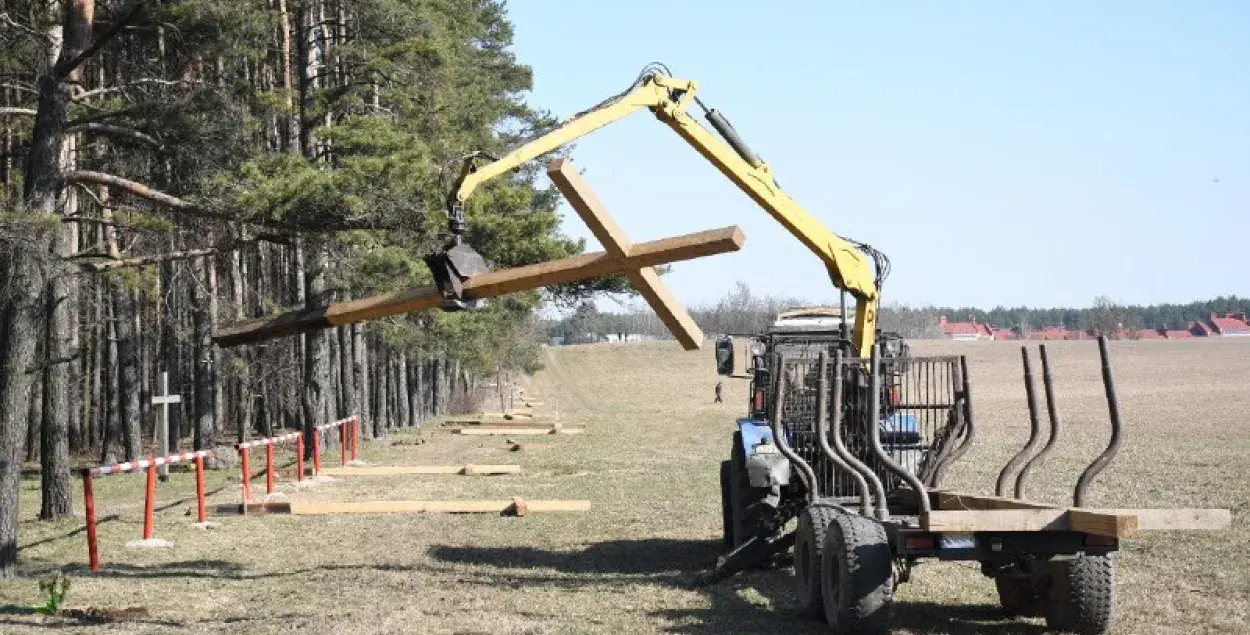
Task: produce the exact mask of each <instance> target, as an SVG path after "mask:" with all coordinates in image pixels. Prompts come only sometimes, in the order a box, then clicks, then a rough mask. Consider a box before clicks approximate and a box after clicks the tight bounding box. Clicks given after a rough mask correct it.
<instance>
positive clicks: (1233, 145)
mask: <svg viewBox="0 0 1250 635" xmlns="http://www.w3.org/2000/svg"><path fill="white" fill-rule="evenodd" d="M507 6H508V12H509V15H510V18H511V19H512V21H513V23H514V26H515V30H516V33H515V46H514V49H513V50H514V52H515V54H516V56H517V58H518V60H519V61H520V62H521V63H524V64H527V65H529V66H530V67H531V68H532V69H533V73H534V89H533V91H532V93H531V94H530V95H529V96H528V97H527V101H528V102H529V103H530V104H532V105H534V106H536V107H539V108H542V109H546V110H548V111H550V112H551V113H552V114H556V115H560V116H565V115H569V114H572V113H575V112H578V111H580V110H583V109H585V108H587V107H589V106H591V105H593V104H595V103H598V102H599V101H601V100H603V99H604V98H606V97H608V96H610V95H613V94H615V93H617V92H619V91H621V90H624V89H625V88H627V87H628V86H629V84H630V83H632V82H633V80H634V78H635V77H636V76H637V74H638V72H639V71H640V70H641V69H642V67H643V66H645V65H646V64H647V63H649V62H662V63H664V64H666V65H667V66H668V67H669V68H670V69H671V71H672V73H673V75H674V76H676V77H679V78H685V79H692V80H696V81H698V82H699V85H700V87H701V88H700V91H699V96H700V97H701V98H702V99H703V100H704V102H705V103H707V104H708V106H709V107H714V108H717V109H719V110H720V111H721V112H723V113H724V114H725V115H726V116H728V117H729V119H730V121H731V122H732V123H733V125H734V127H735V128H736V129H737V130H738V132H739V133H740V134H741V135H742V136H743V137H744V138H745V139H746V140H747V142H748V143H749V144H750V145H751V147H752V149H753V150H754V151H755V152H756V153H757V154H759V155H760V156H761V157H762V158H763V159H764V160H765V161H767V162H768V163H769V164H770V166H771V167H772V169H773V173H774V175H775V176H776V178H777V181H778V183H779V184H780V185H781V186H782V188H783V189H784V190H785V191H786V192H787V193H788V194H789V195H790V196H791V197H792V198H794V199H795V200H796V201H798V202H799V203H800V204H801V205H802V206H803V207H805V208H806V209H807V210H808V211H809V212H811V213H812V214H813V215H815V216H816V217H817V218H818V219H820V220H821V222H823V223H824V224H825V225H826V226H828V227H829V228H830V229H831V230H833V231H834V232H835V233H837V234H839V235H842V236H847V237H851V238H854V239H856V240H859V241H862V242H866V243H868V244H871V245H873V246H874V247H876V248H877V249H879V250H881V251H883V252H885V253H886V254H887V255H888V256H889V257H890V260H891V263H892V270H891V273H890V276H889V278H888V279H887V280H886V281H885V284H884V285H883V289H882V299H883V301H884V302H885V303H887V304H889V303H893V302H899V303H903V304H909V305H925V304H936V305H942V306H978V307H982V308H992V307H994V306H999V305H1001V306H1018V305H1028V306H1070V307H1081V306H1089V305H1090V304H1091V303H1092V302H1093V299H1094V298H1095V297H1096V296H1099V295H1107V296H1110V297H1112V298H1113V299H1115V300H1118V301H1121V302H1129V303H1157V302H1188V301H1191V300H1196V299H1207V298H1210V297H1214V296H1217V295H1228V294H1237V295H1242V296H1247V295H1250V248H1248V247H1250V231H1248V230H1250V81H1248V80H1250V71H1248V69H1250V3H1247V2H1241V1H1237V0H1229V1H1217V0H1207V1H1203V2H1192V3H1179V2H1157V1H1145V0H1138V1H1135V2H1119V1H1110V0H1108V1H1103V2H1075V1H1053V2H1034V3H1023V2H958V1H950V2H904V1H900V2H892V3H849V2H839V1H833V0H827V1H823V2H822V1H799V0H774V1H772V2H745V1H742V2H733V1H729V0H724V1H721V0H685V1H682V2H674V1H671V0H670V1H665V2H661V1H658V0H631V1H630V2H604V1H594V2H592V1H589V0H586V1H579V2H574V1H570V0H509V2H508V4H507ZM694 112H696V113H697V109H696V110H695V111H694ZM699 119H700V121H701V122H702V121H703V120H702V117H701V116H699ZM571 158H572V160H573V162H574V164H575V165H577V166H578V167H579V168H581V169H583V170H584V171H585V172H584V176H585V178H586V180H587V182H588V183H589V184H590V185H591V186H592V187H593V188H594V189H595V191H596V192H597V194H598V195H599V197H600V199H602V200H603V202H604V204H605V205H606V206H607V208H608V209H609V211H610V212H611V213H612V214H613V215H614V217H615V218H616V220H617V222H618V223H619V224H620V225H621V226H622V228H623V229H624V230H625V232H626V233H628V234H629V236H630V237H631V238H632V239H633V240H635V241H642V240H654V239H657V238H662V237H665V236H672V235H676V234H681V233H687V232H693V231H700V230H704V229H711V228H714V227H723V226H726V225H738V226H739V227H741V228H742V231H743V233H744V234H745V235H746V243H745V245H744V247H743V249H742V250H741V251H739V252H736V253H731V254H725V255H718V256H712V257H708V258H703V259H699V260H693V261H687V262H681V263H676V264H675V265H674V266H673V268H672V272H671V273H670V274H669V275H666V276H665V277H664V281H665V284H666V285H667V286H668V287H669V288H670V289H671V290H672V291H673V293H674V294H675V295H676V296H677V297H678V298H679V299H680V300H681V301H683V302H684V303H686V304H688V305H695V304H699V303H705V302H712V301H714V300H715V299H717V298H719V297H721V296H723V295H724V294H725V293H727V292H729V291H730V290H731V289H732V288H733V286H734V284H735V282H737V281H743V282H745V283H747V284H748V285H750V287H751V289H752V290H753V291H754V292H757V293H767V294H771V295H779V296H786V297H796V298H802V299H805V300H810V301H831V300H833V299H836V297H837V291H836V289H835V288H834V287H833V286H832V284H831V283H830V281H829V278H828V275H827V274H826V272H825V269H824V267H823V265H822V264H821V261H820V260H819V259H818V258H817V257H816V255H815V254H813V253H811V252H809V251H807V250H806V249H805V248H804V247H803V246H802V244H801V243H799V242H798V241H797V240H796V239H795V238H794V237H793V236H791V235H790V234H789V233H787V232H786V230H785V229H784V228H783V227H782V226H781V225H779V224H777V223H776V222H775V221H773V220H772V218H771V217H770V216H769V215H768V214H767V213H766V212H765V211H764V210H763V209H762V208H761V207H759V206H758V205H756V204H755V203H754V202H752V201H751V200H750V199H749V198H747V196H746V195H745V194H744V193H743V192H742V191H741V190H739V189H738V188H737V187H736V186H734V185H733V183H731V182H730V181H729V180H727V179H726V178H725V177H724V176H723V175H721V174H720V173H719V172H717V171H716V169H715V168H714V167H713V166H712V164H710V163H708V162H707V161H705V160H704V159H703V158H702V157H701V156H700V155H698V154H697V153H696V152H695V151H694V149H693V148H692V147H690V146H688V145H687V144H686V143H685V142H683V141H682V140H681V139H680V138H679V137H678V136H677V135H676V134H674V133H673V132H672V131H671V130H670V129H669V128H668V127H667V126H665V125H664V124H662V123H660V122H659V121H657V120H656V119H655V118H654V117H653V116H652V115H650V114H649V113H648V112H646V111H642V112H638V113H635V114H633V115H631V116H630V117H629V118H628V119H625V120H622V121H619V122H617V123H615V124H613V125H611V126H608V127H606V128H603V129H600V130H598V131H596V132H594V133H591V134H590V135H588V136H586V137H583V138H582V139H580V140H578V141H577V143H576V145H575V147H574V150H573V153H572V157H571ZM564 211H565V212H566V215H565V221H564V227H565V231H566V233H568V234H570V235H574V236H579V237H585V238H587V241H588V245H589V246H590V248H592V249H599V246H598V243H597V242H596V241H595V240H594V238H593V236H592V235H591V234H590V232H589V231H588V230H586V229H585V227H584V226H583V224H582V223H581V221H580V219H578V218H577V216H576V215H575V214H573V213H572V211H571V210H569V209H567V207H566V208H565V210H564ZM601 307H603V305H602V304H601ZM609 308H610V307H609Z"/></svg>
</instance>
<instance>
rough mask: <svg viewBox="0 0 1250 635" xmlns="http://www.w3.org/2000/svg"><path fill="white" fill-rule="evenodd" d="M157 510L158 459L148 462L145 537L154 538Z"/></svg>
mask: <svg viewBox="0 0 1250 635" xmlns="http://www.w3.org/2000/svg"><path fill="white" fill-rule="evenodd" d="M155 512H156V461H152V462H151V463H149V464H148V493H147V497H146V498H145V499H144V501H143V539H144V540H150V539H151V538H152V523H153V520H154V518H153V517H154V516H155Z"/></svg>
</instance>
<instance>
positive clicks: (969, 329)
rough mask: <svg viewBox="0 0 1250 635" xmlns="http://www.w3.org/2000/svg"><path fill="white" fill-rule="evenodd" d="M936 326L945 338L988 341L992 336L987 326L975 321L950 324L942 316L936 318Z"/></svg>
mask: <svg viewBox="0 0 1250 635" xmlns="http://www.w3.org/2000/svg"><path fill="white" fill-rule="evenodd" d="M938 326H939V327H941V328H942V332H943V333H945V334H946V336H947V337H955V336H966V337H984V338H986V339H989V338H990V337H993V335H994V334H993V332H992V331H991V330H990V327H989V325H988V324H978V323H977V321H976V320H975V319H973V320H972V321H971V322H951V321H949V320H947V319H946V316H945V315H943V316H941V317H939V318H938Z"/></svg>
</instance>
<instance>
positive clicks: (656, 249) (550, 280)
mask: <svg viewBox="0 0 1250 635" xmlns="http://www.w3.org/2000/svg"><path fill="white" fill-rule="evenodd" d="M745 240H746V237H745V236H743V234H742V231H741V230H739V229H738V227H737V226H734V225H731V226H729V227H722V228H720V229H711V230H707V231H702V232H697V233H694V234H686V235H684V236H674V237H672V238H664V239H661V240H655V241H651V242H645V243H638V244H636V245H633V247H632V248H631V249H630V250H629V254H628V255H627V256H623V257H617V256H613V255H612V254H611V253H608V252H604V251H596V252H591V253H586V254H581V255H578V256H571V257H569V258H561V259H559V260H551V261H547V262H540V263H537V264H533V265H527V266H524V267H514V268H512V269H503V270H500V271H492V272H490V273H485V274H482V275H479V276H474V277H472V278H469V279H468V280H465V282H464V295H465V297H466V298H468V299H481V298H492V297H495V296H501V295H506V294H509V293H516V292H518V291H527V290H529V289H536V288H538V287H544V286H548V285H555V284H564V283H566V282H572V281H574V280H585V279H588V278H598V277H601V276H605V275H608V274H612V273H627V272H630V271H638V270H639V269H643V268H645V267H654V266H655V265H662V264H666V263H670V262H677V261H680V260H691V259H694V258H701V257H703V256H712V255H715V254H723V253H728V252H731V251H738V250H739V249H741V248H742V243H743V242H745ZM442 303H443V300H442V296H441V295H439V293H438V289H437V288H435V287H434V286H426V287H420V288H416V289H409V290H406V291H396V292H392V293H386V294H383V295H378V296H373V297H371V298H361V299H359V300H352V301H349V302H341V303H339V304H332V305H329V306H324V307H317V308H312V309H303V310H298V311H291V312H288V313H282V314H279V315H275V316H271V317H265V318H260V319H256V320H251V321H247V322H242V323H239V324H235V325H232V326H228V327H225V328H222V329H221V330H219V331H218V332H217V334H216V335H215V336H214V337H213V341H214V342H215V343H216V344H217V345H218V346H221V347H223V348H229V347H232V346H238V345H240V344H251V343H255V342H262V341H265V340H270V339H274V338H278V337H285V336H289V335H297V334H299V333H305V332H308V331H315V330H318V329H324V328H330V327H333V326H343V325H345V324H353V323H356V322H364V321H366V320H376V319H379V318H384V317H387V316H390V315H397V314H400V313H407V312H410V311H423V310H427V309H434V308H438V307H439V306H441V305H442Z"/></svg>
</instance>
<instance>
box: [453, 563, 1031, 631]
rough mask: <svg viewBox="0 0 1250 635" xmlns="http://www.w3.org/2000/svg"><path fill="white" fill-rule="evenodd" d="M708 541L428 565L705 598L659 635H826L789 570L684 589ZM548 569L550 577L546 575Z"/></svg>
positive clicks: (966, 612) (971, 613)
mask: <svg viewBox="0 0 1250 635" xmlns="http://www.w3.org/2000/svg"><path fill="white" fill-rule="evenodd" d="M720 550H721V543H720V541H716V540H707V541H699V540H668V539H642V540H613V541H606V542H601V543H597V544H593V545H590V546H588V547H586V548H585V549H581V550H570V551H562V550H560V551H553V550H545V549H536V548H533V547H472V546H435V547H433V548H432V549H431V550H430V556H431V557H432V558H434V559H435V560H440V561H443V562H447V563H452V564H459V565H472V566H474V567H482V568H495V569H513V570H516V569H533V570H534V571H533V572H525V573H519V574H518V573H516V572H515V571H512V572H509V575H508V577H507V580H506V581H505V580H501V579H500V576H498V575H496V574H484V575H483V576H482V577H481V579H480V580H477V581H475V580H473V579H471V578H470V579H461V580H460V582H461V583H469V584H473V583H478V582H480V583H481V584H488V585H491V586H494V587H500V586H505V587H510V588H514V589H524V588H526V587H542V588H553V587H555V588H561V589H573V588H578V587H589V586H596V587H603V586H616V585H628V584H638V583H643V584H647V583H650V584H659V585H661V586H666V587H670V588H673V589H678V590H681V591H684V592H688V593H697V594H699V595H701V596H703V598H705V599H706V600H707V603H708V604H707V606H704V607H700V608H682V609H660V610H655V611H652V612H651V613H650V615H651V617H652V618H654V619H657V620H662V621H663V622H665V623H666V624H667V626H668V628H667V632H670V633H682V634H686V635H746V634H748V633H751V634H764V633H785V634H786V635H803V634H807V633H811V634H816V633H828V632H829V630H828V626H827V625H826V624H825V623H824V621H823V620H820V619H814V618H808V617H804V616H803V615H801V614H800V612H799V610H798V605H797V601H796V596H795V592H794V580H793V572H792V570H791V569H790V568H789V567H782V568H771V569H756V570H750V571H745V572H742V573H739V574H737V575H735V576H734V577H732V578H730V579H728V580H725V581H722V582H720V583H718V584H713V585H709V586H704V587H699V588H697V589H692V588H691V587H690V584H691V582H693V581H694V580H695V578H696V577H697V576H698V575H699V574H701V573H705V572H706V571H708V570H709V568H710V567H711V566H712V565H713V564H714V563H715V561H716V557H717V556H718V555H720ZM550 571H555V572H557V573H558V574H563V575H552V574H551V573H550ZM891 625H892V627H893V628H894V629H896V630H906V631H907V632H909V633H915V634H925V635H930V634H931V635H939V634H950V635H955V634H959V635H964V634H978V635H1033V634H1039V635H1040V634H1041V633H1046V632H1048V631H1046V629H1045V628H1044V627H1042V626H1041V625H1040V624H1035V623H1031V622H1023V621H1014V620H1011V619H1007V618H1004V617H1003V616H1002V613H1001V612H1000V610H999V608H998V607H997V606H989V605H985V606H977V605H972V606H970V605H943V604H934V603H928V602H896V603H895V604H894V608H893V617H892V620H891Z"/></svg>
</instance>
